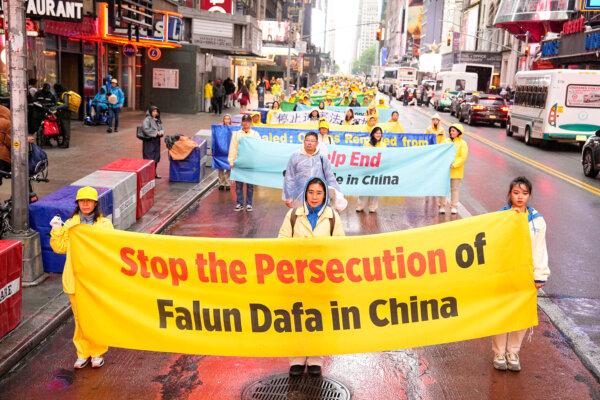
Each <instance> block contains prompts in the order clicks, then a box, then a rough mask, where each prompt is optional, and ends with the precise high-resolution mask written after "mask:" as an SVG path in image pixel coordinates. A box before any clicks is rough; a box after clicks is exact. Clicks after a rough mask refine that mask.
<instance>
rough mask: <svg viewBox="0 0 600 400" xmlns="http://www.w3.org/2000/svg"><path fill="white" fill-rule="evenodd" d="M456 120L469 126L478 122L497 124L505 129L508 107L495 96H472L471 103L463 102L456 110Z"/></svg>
mask: <svg viewBox="0 0 600 400" xmlns="http://www.w3.org/2000/svg"><path fill="white" fill-rule="evenodd" d="M458 120H459V121H460V122H463V121H464V120H466V121H467V123H468V124H469V125H473V124H475V123H478V122H486V123H489V124H492V125H494V124H496V123H499V124H500V126H501V127H502V128H506V123H507V122H508V105H507V104H506V101H505V100H504V98H503V97H502V96H500V95H497V94H477V95H473V97H472V98H471V101H468V102H463V103H461V104H460V106H459V108H458Z"/></svg>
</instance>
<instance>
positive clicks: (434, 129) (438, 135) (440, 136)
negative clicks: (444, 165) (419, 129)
mask: <svg viewBox="0 0 600 400" xmlns="http://www.w3.org/2000/svg"><path fill="white" fill-rule="evenodd" d="M441 120H442V118H441V117H440V114H438V113H435V114H433V115H432V116H431V125H429V126H428V127H427V128H426V129H425V133H431V134H434V135H435V142H436V143H437V144H440V143H443V142H444V140H445V137H444V136H445V135H446V132H445V131H444V127H443V126H442V124H440V122H441Z"/></svg>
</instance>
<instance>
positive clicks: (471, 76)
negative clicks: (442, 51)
mask: <svg viewBox="0 0 600 400" xmlns="http://www.w3.org/2000/svg"><path fill="white" fill-rule="evenodd" d="M462 90H465V91H468V92H471V91H476V90H477V74H476V73H474V72H460V71H444V72H438V73H437V75H436V77H435V94H434V97H433V107H434V108H435V109H436V110H438V111H444V110H446V109H450V104H451V103H452V98H453V97H454V96H456V95H457V94H458V92H460V91H462Z"/></svg>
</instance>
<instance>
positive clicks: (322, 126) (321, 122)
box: [319, 118, 329, 129]
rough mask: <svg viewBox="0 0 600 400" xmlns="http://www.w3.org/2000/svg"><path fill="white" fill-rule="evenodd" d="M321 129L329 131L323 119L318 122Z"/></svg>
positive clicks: (327, 124) (327, 123)
mask: <svg viewBox="0 0 600 400" xmlns="http://www.w3.org/2000/svg"><path fill="white" fill-rule="evenodd" d="M321 128H326V129H329V122H327V120H326V119H325V118H321V119H320V120H319V129H321Z"/></svg>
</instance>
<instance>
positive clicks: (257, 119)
mask: <svg viewBox="0 0 600 400" xmlns="http://www.w3.org/2000/svg"><path fill="white" fill-rule="evenodd" d="M250 115H251V116H252V126H260V125H262V124H263V123H262V121H261V118H262V114H261V113H260V111H252V112H250Z"/></svg>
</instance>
